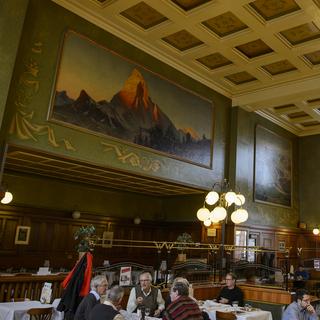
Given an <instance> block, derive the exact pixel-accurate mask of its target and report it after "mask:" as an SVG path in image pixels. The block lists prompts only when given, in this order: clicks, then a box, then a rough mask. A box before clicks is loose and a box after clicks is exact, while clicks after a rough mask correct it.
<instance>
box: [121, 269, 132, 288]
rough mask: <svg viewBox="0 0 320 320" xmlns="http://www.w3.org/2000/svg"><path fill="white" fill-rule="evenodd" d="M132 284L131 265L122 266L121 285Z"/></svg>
mask: <svg viewBox="0 0 320 320" xmlns="http://www.w3.org/2000/svg"><path fill="white" fill-rule="evenodd" d="M130 284H131V267H121V269H120V278H119V286H130Z"/></svg>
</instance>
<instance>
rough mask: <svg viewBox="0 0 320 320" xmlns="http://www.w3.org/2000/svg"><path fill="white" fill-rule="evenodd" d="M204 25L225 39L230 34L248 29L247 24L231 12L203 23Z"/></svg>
mask: <svg viewBox="0 0 320 320" xmlns="http://www.w3.org/2000/svg"><path fill="white" fill-rule="evenodd" d="M202 24H203V25H204V26H206V27H207V28H208V29H210V30H211V31H213V32H214V33H216V34H217V35H218V36H219V37H225V36H227V35H229V34H232V33H235V32H239V31H241V30H244V29H247V28H248V26H247V25H246V24H244V23H243V22H242V21H241V20H240V19H239V18H238V17H237V16H235V15H234V14H233V13H232V12H230V11H228V12H226V13H223V14H221V15H219V16H217V17H214V18H211V19H208V20H206V21H203V22H202Z"/></svg>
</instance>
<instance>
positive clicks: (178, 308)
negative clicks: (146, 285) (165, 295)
mask: <svg viewBox="0 0 320 320" xmlns="http://www.w3.org/2000/svg"><path fill="white" fill-rule="evenodd" d="M170 298H171V301H172V302H171V304H170V305H169V306H168V308H167V309H166V310H165V311H164V313H163V318H162V319H163V320H175V319H179V320H187V319H192V320H203V317H202V313H201V310H200V309H199V306H198V304H197V303H196V302H195V301H194V300H193V299H192V298H190V297H189V288H188V286H187V285H186V284H185V283H183V282H176V283H175V284H174V285H173V286H172V288H171V290H170Z"/></svg>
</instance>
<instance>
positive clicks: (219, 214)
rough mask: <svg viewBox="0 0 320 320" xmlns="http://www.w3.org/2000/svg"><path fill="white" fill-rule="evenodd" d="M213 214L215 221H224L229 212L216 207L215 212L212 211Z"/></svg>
mask: <svg viewBox="0 0 320 320" xmlns="http://www.w3.org/2000/svg"><path fill="white" fill-rule="evenodd" d="M212 214H213V218H214V220H218V221H220V220H223V219H225V218H226V216H227V210H226V209H225V208H223V207H219V206H218V207H215V208H214V209H213V210H212Z"/></svg>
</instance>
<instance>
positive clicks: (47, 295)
mask: <svg viewBox="0 0 320 320" xmlns="http://www.w3.org/2000/svg"><path fill="white" fill-rule="evenodd" d="M51 286H52V283H50V282H45V283H44V285H43V288H42V290H41V296H40V302H41V303H50V302H51V294H52V289H51Z"/></svg>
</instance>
